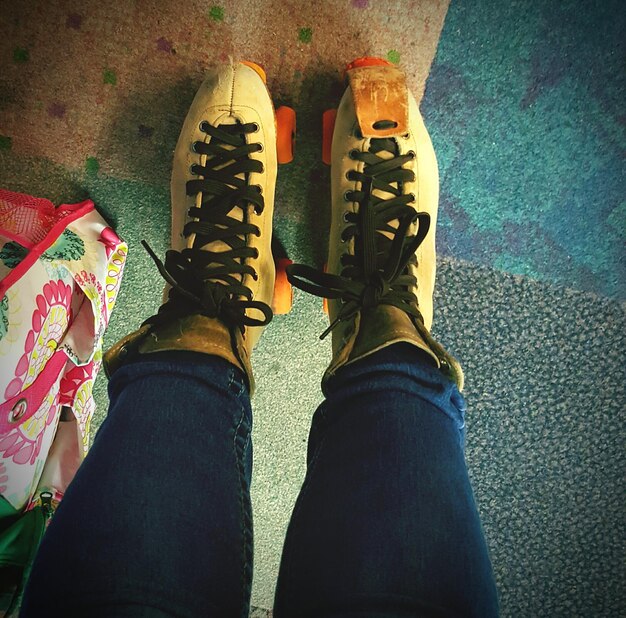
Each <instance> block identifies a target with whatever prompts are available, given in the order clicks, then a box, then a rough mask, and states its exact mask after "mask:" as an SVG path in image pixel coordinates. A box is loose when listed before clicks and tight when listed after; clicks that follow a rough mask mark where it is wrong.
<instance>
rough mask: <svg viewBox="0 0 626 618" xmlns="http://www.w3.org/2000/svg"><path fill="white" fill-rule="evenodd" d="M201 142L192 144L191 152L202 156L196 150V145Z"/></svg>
mask: <svg viewBox="0 0 626 618" xmlns="http://www.w3.org/2000/svg"><path fill="white" fill-rule="evenodd" d="M198 143H200V142H192V143H191V152H195V153H196V154H200V153H199V152H198V151H197V149H196V144H198Z"/></svg>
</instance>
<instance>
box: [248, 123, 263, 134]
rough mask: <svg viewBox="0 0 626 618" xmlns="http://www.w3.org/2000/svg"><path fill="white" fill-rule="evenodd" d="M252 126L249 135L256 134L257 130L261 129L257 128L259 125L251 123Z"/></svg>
mask: <svg viewBox="0 0 626 618" xmlns="http://www.w3.org/2000/svg"><path fill="white" fill-rule="evenodd" d="M252 126H253V127H254V128H253V129H252V131H250V133H258V132H259V130H260V129H261V127H260V126H259V123H258V122H253V123H252Z"/></svg>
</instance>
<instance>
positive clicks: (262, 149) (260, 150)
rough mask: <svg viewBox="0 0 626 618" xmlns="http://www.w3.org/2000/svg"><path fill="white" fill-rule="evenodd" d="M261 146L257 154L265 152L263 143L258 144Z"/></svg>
mask: <svg viewBox="0 0 626 618" xmlns="http://www.w3.org/2000/svg"><path fill="white" fill-rule="evenodd" d="M257 143H258V144H259V146H260V148H259V149H258V150H257V152H263V151H264V150H265V146H263V144H261V142H257Z"/></svg>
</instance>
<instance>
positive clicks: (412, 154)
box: [407, 150, 417, 159]
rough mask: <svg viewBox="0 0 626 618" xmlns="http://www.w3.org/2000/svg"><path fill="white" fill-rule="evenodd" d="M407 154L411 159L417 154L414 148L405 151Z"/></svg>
mask: <svg viewBox="0 0 626 618" xmlns="http://www.w3.org/2000/svg"><path fill="white" fill-rule="evenodd" d="M407 155H410V156H411V159H416V158H417V155H416V154H415V150H409V152H407Z"/></svg>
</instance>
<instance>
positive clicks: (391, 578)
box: [274, 344, 498, 618]
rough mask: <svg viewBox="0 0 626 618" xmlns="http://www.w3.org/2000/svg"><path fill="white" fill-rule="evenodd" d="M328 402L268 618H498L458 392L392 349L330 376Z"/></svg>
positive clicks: (312, 443)
mask: <svg viewBox="0 0 626 618" xmlns="http://www.w3.org/2000/svg"><path fill="white" fill-rule="evenodd" d="M326 392H327V398H326V401H325V402H324V403H323V404H322V405H321V406H320V407H319V409H318V410H317V412H316V413H315V416H314V418H313V423H312V427H311V433H310V438H309V450H308V467H307V475H306V479H305V482H304V485H303V487H302V491H301V493H300V496H299V498H298V501H297V503H296V506H295V509H294V512H293V516H292V520H291V522H290V525H289V530H288V533H287V538H286V542H285V548H284V552H283V558H282V563H281V568H280V576H279V583H278V588H277V592H276V603H275V606H274V611H275V614H274V615H275V618H285V617H288V616H299V617H302V618H305V617H308V616H311V617H312V616H315V617H316V618H339V617H342V618H350V617H353V616H354V617H356V616H359V617H360V616H363V617H365V616H367V617H368V618H379V617H380V618H383V617H384V618H391V617H399V616H420V617H429V618H430V617H433V618H434V617H453V616H454V617H460V616H463V617H472V616H474V617H476V618H489V617H491V616H496V615H497V613H498V609H497V607H498V602H497V593H496V589H495V584H494V578H493V573H492V569H491V564H490V561H489V556H488V553H487V547H486V544H485V539H484V536H483V532H482V529H481V524H480V519H479V515H478V512H477V509H476V504H475V502H474V498H473V495H472V489H471V487H470V482H469V478H468V474H467V467H466V464H465V459H464V454H463V443H464V412H465V403H464V401H463V398H462V396H461V395H460V394H459V391H458V389H457V387H456V386H455V385H454V384H453V383H452V382H451V381H450V380H448V379H447V378H446V377H445V376H444V375H443V374H442V373H441V372H440V371H438V370H437V369H436V368H435V367H433V366H432V364H431V362H429V359H428V357H427V356H426V355H425V354H423V353H422V352H421V351H420V350H418V349H416V348H414V347H413V346H409V345H407V344H396V345H393V346H390V347H388V348H385V349H384V350H381V351H379V352H376V353H375V354H372V355H370V356H368V357H366V358H364V359H362V360H360V361H357V362H355V363H353V364H351V365H348V366H346V367H345V368H343V369H341V370H340V371H338V372H337V375H336V376H335V377H334V378H333V379H331V380H330V381H329V382H328V383H327V388H326Z"/></svg>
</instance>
